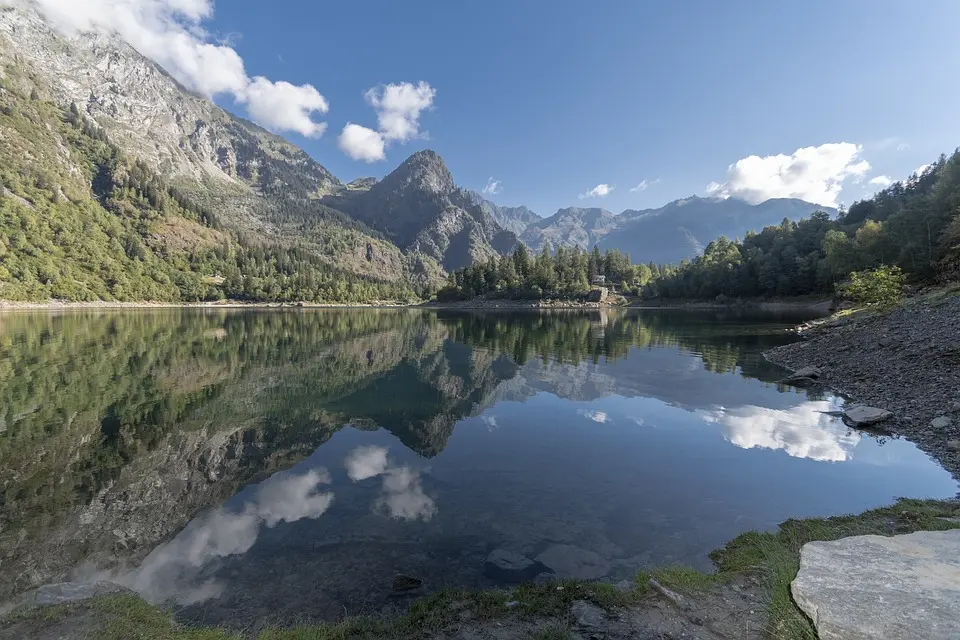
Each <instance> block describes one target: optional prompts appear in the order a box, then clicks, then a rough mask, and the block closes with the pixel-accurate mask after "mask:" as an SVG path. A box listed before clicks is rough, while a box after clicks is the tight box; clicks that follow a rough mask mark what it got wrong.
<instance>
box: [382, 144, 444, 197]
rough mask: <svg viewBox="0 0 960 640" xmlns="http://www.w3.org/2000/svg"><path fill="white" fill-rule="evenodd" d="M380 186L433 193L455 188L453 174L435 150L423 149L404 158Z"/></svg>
mask: <svg viewBox="0 0 960 640" xmlns="http://www.w3.org/2000/svg"><path fill="white" fill-rule="evenodd" d="M380 187H382V188H383V189H388V190H392V191H400V192H408V191H411V190H413V191H422V192H427V193H433V194H438V195H442V194H449V193H452V192H453V191H455V190H456V188H457V186H456V184H455V183H454V181H453V175H451V173H450V170H449V169H448V168H447V164H446V163H445V162H444V161H443V158H441V157H440V155H439V154H438V153H437V152H436V151H432V150H430V149H424V150H423V151H417V152H416V153H414V154H413V155H412V156H410V157H409V158H407V159H406V160H404V162H403V164H401V165H400V166H399V167H397V168H396V169H395V170H394V171H393V172H392V173H390V174H389V175H388V176H387V177H385V178H384V179H383V181H382V182H381V183H380Z"/></svg>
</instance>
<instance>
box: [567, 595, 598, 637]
mask: <svg viewBox="0 0 960 640" xmlns="http://www.w3.org/2000/svg"><path fill="white" fill-rule="evenodd" d="M570 613H571V615H572V616H573V619H574V620H576V621H577V625H579V626H580V627H583V628H584V629H586V630H596V629H602V628H603V627H604V626H606V623H607V614H606V613H604V611H603V609H601V608H600V607H598V606H597V605H595V604H591V603H589V602H587V601H586V600H577V601H575V602H574V603H573V606H572V607H570Z"/></svg>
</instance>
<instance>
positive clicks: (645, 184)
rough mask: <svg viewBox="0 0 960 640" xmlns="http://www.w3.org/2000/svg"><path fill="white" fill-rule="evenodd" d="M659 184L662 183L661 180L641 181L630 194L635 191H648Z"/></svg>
mask: <svg viewBox="0 0 960 640" xmlns="http://www.w3.org/2000/svg"><path fill="white" fill-rule="evenodd" d="M659 182H660V178H657V179H656V180H641V181H640V183H639V184H637V186H635V187H633V188H632V189H630V193H633V192H635V191H646V190H647V189H649V188H650V187H652V186H653V185H655V184H658V183H659Z"/></svg>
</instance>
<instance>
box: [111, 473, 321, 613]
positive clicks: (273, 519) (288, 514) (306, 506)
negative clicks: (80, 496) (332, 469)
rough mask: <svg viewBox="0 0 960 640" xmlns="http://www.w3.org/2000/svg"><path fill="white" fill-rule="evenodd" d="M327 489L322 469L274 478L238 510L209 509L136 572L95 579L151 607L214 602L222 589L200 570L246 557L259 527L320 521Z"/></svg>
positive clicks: (158, 550) (257, 489) (259, 529)
mask: <svg viewBox="0 0 960 640" xmlns="http://www.w3.org/2000/svg"><path fill="white" fill-rule="evenodd" d="M328 484H330V474H329V473H327V472H326V471H325V470H322V469H312V470H310V471H307V472H306V473H303V474H293V473H288V472H284V471H281V472H278V473H276V474H274V475H273V476H271V477H270V478H268V479H266V480H264V481H263V482H262V483H260V484H259V485H257V487H256V488H255V489H254V490H253V492H252V493H253V495H252V496H251V497H250V498H249V499H248V500H246V501H245V502H244V503H243V506H242V507H241V508H240V509H239V510H233V509H230V508H218V509H214V510H213V511H211V512H209V513H206V514H204V515H202V516H200V517H199V518H197V519H196V520H194V521H193V522H191V523H190V524H189V525H188V526H187V528H186V529H184V530H183V531H182V532H180V533H179V534H178V535H177V536H176V537H175V538H174V539H173V540H171V541H170V542H167V543H164V544H162V545H160V546H159V547H158V548H156V549H155V550H154V551H153V552H151V553H150V555H148V556H147V557H146V559H145V560H144V561H143V563H142V564H141V565H140V566H139V567H138V568H137V569H135V570H133V571H131V572H129V573H126V574H120V575H110V576H99V577H100V578H101V579H103V578H104V577H109V579H111V580H112V581H114V582H117V583H119V584H123V585H125V586H127V587H130V588H131V589H133V590H135V591H137V592H139V593H140V594H142V595H143V596H144V597H146V598H147V599H149V600H150V601H153V602H166V601H168V600H175V601H176V602H178V603H180V604H196V603H198V602H203V601H204V600H207V599H210V598H215V597H217V596H219V595H220V593H221V592H222V591H223V584H222V583H219V582H217V581H215V580H210V579H208V580H204V579H201V578H200V574H201V572H202V570H203V569H204V567H206V566H207V564H208V563H210V562H211V561H213V560H215V559H217V558H223V557H225V556H232V555H238V554H243V553H246V552H247V551H249V550H250V548H251V547H252V546H253V545H254V543H256V541H257V537H258V536H259V535H260V531H261V529H262V528H263V527H275V526H277V525H278V524H280V523H281V522H297V521H298V520H301V519H303V518H310V519H316V518H319V517H320V516H321V515H323V514H324V512H326V510H327V509H328V508H330V504H331V503H332V502H333V493H332V492H330V491H321V485H328Z"/></svg>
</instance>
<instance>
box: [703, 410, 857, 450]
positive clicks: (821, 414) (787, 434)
mask: <svg viewBox="0 0 960 640" xmlns="http://www.w3.org/2000/svg"><path fill="white" fill-rule="evenodd" d="M839 408H840V407H839V403H838V402H835V401H834V402H829V401H820V402H805V403H803V404H800V405H797V406H795V407H790V408H788V409H771V408H769V407H757V406H753V405H744V406H742V407H734V408H729V409H728V408H724V407H719V408H717V409H713V410H709V411H704V412H703V414H702V415H703V419H704V421H705V422H710V423H716V424H719V425H721V426H723V428H724V430H725V435H726V438H727V439H728V440H729V441H730V442H731V443H733V444H735V445H736V446H738V447H742V448H744V449H752V448H754V447H761V448H764V449H782V450H784V451H786V452H787V454H789V455H791V456H793V457H794V458H809V459H811V460H819V461H821V462H843V461H844V460H849V459H850V457H851V456H852V455H853V449H854V447H856V446H857V443H858V442H860V438H861V435H860V433H859V432H857V431H856V430H854V429H850V428H848V427H847V426H846V425H844V424H843V422H841V421H840V420H838V419H837V418H836V416H835V415H830V413H831V412H834V413H835V412H836V411H837V410H838V409H839Z"/></svg>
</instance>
